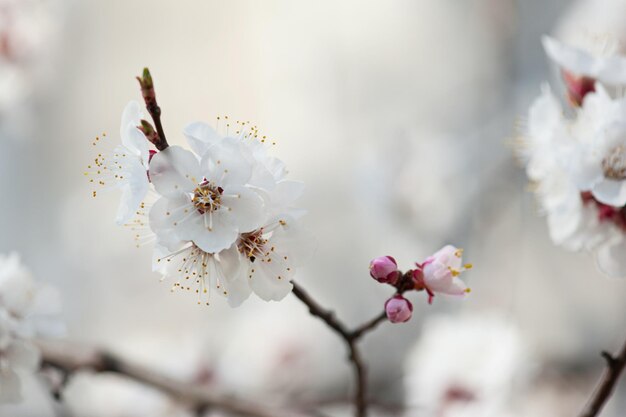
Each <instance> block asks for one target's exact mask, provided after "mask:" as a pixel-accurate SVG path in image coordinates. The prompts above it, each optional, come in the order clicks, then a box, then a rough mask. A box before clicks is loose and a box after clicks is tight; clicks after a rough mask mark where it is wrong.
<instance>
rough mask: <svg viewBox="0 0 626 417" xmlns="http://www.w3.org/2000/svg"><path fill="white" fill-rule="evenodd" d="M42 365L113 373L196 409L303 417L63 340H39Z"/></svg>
mask: <svg viewBox="0 0 626 417" xmlns="http://www.w3.org/2000/svg"><path fill="white" fill-rule="evenodd" d="M38 346H39V348H40V350H41V355H42V364H43V366H50V367H53V368H56V369H59V370H60V371H62V372H63V373H64V374H71V373H73V372H76V371H78V370H83V369H90V370H93V371H96V372H113V373H117V374H120V375H123V376H126V377H128V378H131V379H133V380H135V381H138V382H141V383H143V384H146V385H149V386H152V387H154V388H157V389H159V390H160V391H162V392H164V393H166V394H168V395H170V396H172V397H173V398H175V399H176V400H178V401H180V402H181V403H183V404H185V405H188V406H190V407H192V408H193V409H195V410H208V409H218V410H222V411H227V412H229V413H233V414H235V415H239V416H245V417H304V416H305V414H303V413H298V412H295V411H293V410H289V411H286V410H277V409H270V408H267V407H265V406H261V405H259V404H252V403H248V402H243V401H239V400H235V399H233V398H227V397H224V396H220V395H217V394H215V393H213V392H211V391H208V390H205V389H202V388H201V387H198V386H196V385H192V384H186V383H183V382H180V381H176V380H175V379H172V378H169V377H167V376H165V375H161V374H158V373H156V372H154V371H152V370H150V369H147V368H144V367H142V366H139V365H136V364H133V363H131V362H130V361H127V360H125V359H123V358H121V357H119V356H116V355H114V354H112V353H109V352H104V351H99V350H96V349H90V348H85V347H79V346H73V345H67V344H64V343H60V342H59V343H54V344H52V343H50V342H47V343H43V342H39V343H38Z"/></svg>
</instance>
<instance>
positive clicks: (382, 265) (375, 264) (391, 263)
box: [370, 256, 400, 285]
mask: <svg viewBox="0 0 626 417" xmlns="http://www.w3.org/2000/svg"><path fill="white" fill-rule="evenodd" d="M370 275H371V276H372V278H374V279H375V280H376V281H378V282H382V283H385V284H391V285H393V284H395V283H396V281H397V280H398V277H399V276H400V271H398V264H397V263H396V260H395V259H393V258H392V257H391V256H381V257H378V258H375V259H372V261H371V262H370Z"/></svg>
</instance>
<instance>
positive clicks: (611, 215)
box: [522, 86, 626, 276]
mask: <svg viewBox="0 0 626 417" xmlns="http://www.w3.org/2000/svg"><path fill="white" fill-rule="evenodd" d="M625 116H626V113H625V112H624V103H623V102H622V100H613V99H611V98H610V97H609V96H608V94H606V91H604V89H603V88H602V87H601V86H599V87H598V90H597V92H594V93H589V94H588V96H587V98H586V99H585V101H584V103H583V105H582V107H581V108H580V109H579V110H578V112H577V117H576V119H567V118H566V117H565V116H564V115H563V111H562V108H561V106H560V104H559V103H558V100H557V99H556V98H555V97H554V95H553V94H552V93H551V92H550V90H549V89H547V88H544V89H543V92H542V95H541V96H540V97H539V98H538V99H537V100H535V102H534V103H533V105H532V106H531V108H530V112H529V119H528V128H527V132H526V137H525V142H524V144H523V145H524V147H523V148H522V155H523V157H524V159H525V161H526V163H527V165H526V172H527V175H528V177H529V178H530V179H531V180H532V181H533V182H534V184H533V185H534V188H535V192H536V195H537V197H538V199H539V203H540V205H541V208H542V210H543V211H544V212H545V214H546V216H547V221H548V228H549V231H550V237H551V239H552V240H553V242H554V243H555V244H557V245H562V246H564V247H565V248H567V249H569V250H576V251H577V250H582V249H585V250H590V251H594V252H595V254H596V260H597V263H598V267H599V269H600V270H601V271H603V272H604V273H606V274H607V275H610V276H626V257H623V256H621V255H619V251H618V248H619V247H621V245H622V242H623V239H624V233H625V232H626V217H625V214H624V212H623V209H622V208H621V207H622V206H623V205H624V204H623V203H622V202H621V192H622V191H621V190H622V188H621V187H622V186H624V182H625V181H623V180H621V181H619V180H617V179H613V178H607V176H606V174H605V170H607V171H608V172H609V173H610V174H615V173H616V172H617V171H619V169H620V168H619V164H620V160H619V155H617V154H616V153H615V151H614V150H615V149H619V146H621V145H619V144H618V143H619V141H618V142H616V136H615V132H618V131H620V129H622V123H623V122H622V120H626V117H625ZM625 133H626V131H625ZM612 150H613V151H612ZM603 155H605V156H603Z"/></svg>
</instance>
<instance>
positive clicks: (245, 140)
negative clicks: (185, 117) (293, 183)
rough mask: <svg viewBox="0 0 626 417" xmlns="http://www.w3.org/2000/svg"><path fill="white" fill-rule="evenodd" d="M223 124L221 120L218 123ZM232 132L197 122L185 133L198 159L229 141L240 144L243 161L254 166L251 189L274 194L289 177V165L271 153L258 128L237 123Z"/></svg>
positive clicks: (268, 142) (267, 142)
mask: <svg viewBox="0 0 626 417" xmlns="http://www.w3.org/2000/svg"><path fill="white" fill-rule="evenodd" d="M219 120H220V118H219V117H218V122H219ZM225 124H226V126H227V129H229V128H230V123H229V122H228V117H226V120H225ZM232 130H233V132H228V131H227V132H226V133H225V134H220V133H219V132H218V131H217V130H216V129H214V128H213V127H211V126H210V125H208V124H206V123H203V122H194V123H190V124H189V125H187V126H186V127H185V129H184V131H183V133H184V134H185V137H186V138H187V142H188V143H189V146H190V147H191V149H192V150H193V151H194V152H195V153H196V154H197V155H204V153H205V152H206V151H207V149H209V147H211V146H212V145H214V144H216V143H219V142H220V141H222V140H223V139H225V138H229V139H231V140H233V142H235V143H237V145H238V146H239V150H240V151H241V153H242V155H243V157H244V158H245V159H246V160H247V161H248V162H249V163H250V165H252V174H251V176H250V180H249V184H250V185H251V186H254V187H259V188H262V189H266V190H270V189H272V188H273V187H274V184H275V183H276V182H277V181H280V180H282V179H284V178H285V176H286V175H287V168H286V166H285V163H284V162H283V161H281V160H280V159H278V158H275V157H273V156H271V155H270V154H269V153H268V148H269V146H270V140H269V139H267V137H266V136H262V135H260V133H259V131H258V129H257V128H256V127H255V126H252V125H251V124H250V122H241V121H236V122H235V126H234V127H233V128H232ZM271 143H272V144H273V143H274V142H271Z"/></svg>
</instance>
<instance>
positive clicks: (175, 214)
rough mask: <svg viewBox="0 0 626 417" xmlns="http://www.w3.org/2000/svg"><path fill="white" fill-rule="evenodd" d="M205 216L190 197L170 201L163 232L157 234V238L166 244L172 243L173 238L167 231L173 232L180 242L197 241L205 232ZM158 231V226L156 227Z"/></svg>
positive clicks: (182, 196)
mask: <svg viewBox="0 0 626 417" xmlns="http://www.w3.org/2000/svg"><path fill="white" fill-rule="evenodd" d="M205 216H206V214H202V213H200V212H199V211H198V210H197V209H196V207H195V206H194V205H193V204H192V203H191V201H190V200H189V197H187V196H186V195H181V196H180V197H178V198H172V199H169V200H168V202H167V211H166V213H165V220H164V222H165V223H163V224H162V225H163V229H162V230H163V232H162V233H158V232H155V233H157V237H158V238H160V239H163V241H164V242H167V241H171V240H172V239H173V237H172V236H171V235H170V234H169V232H168V231H167V230H168V228H169V229H170V230H171V231H173V233H174V236H175V237H176V238H178V240H195V239H196V237H197V236H199V235H201V234H202V233H203V232H204V230H205V223H206V220H205ZM155 229H156V230H158V225H155Z"/></svg>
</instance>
